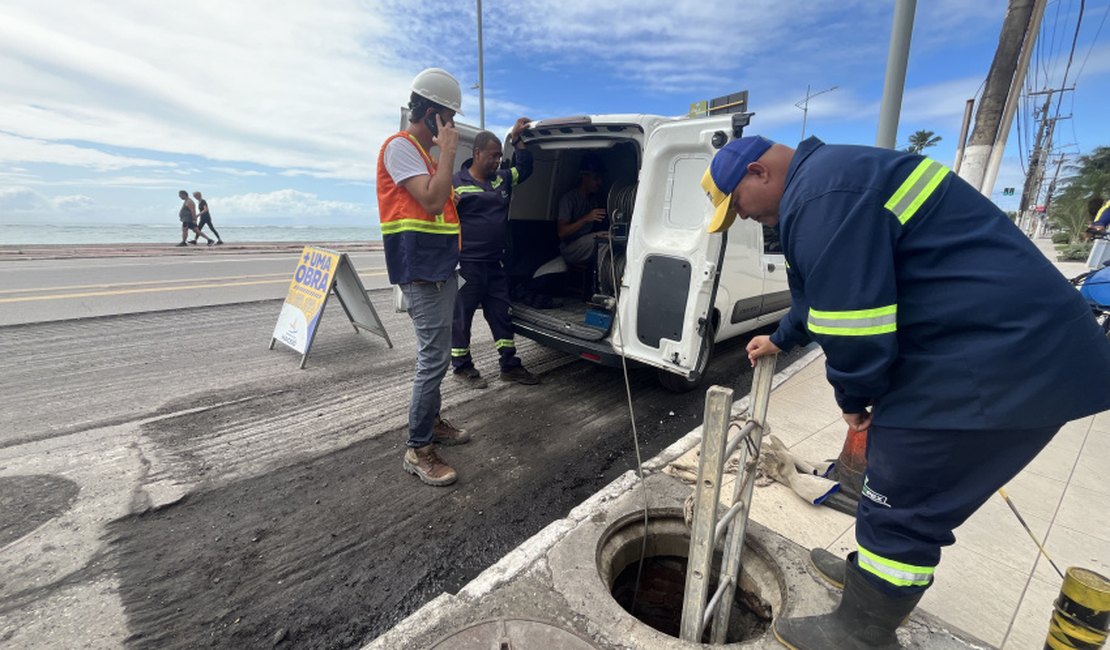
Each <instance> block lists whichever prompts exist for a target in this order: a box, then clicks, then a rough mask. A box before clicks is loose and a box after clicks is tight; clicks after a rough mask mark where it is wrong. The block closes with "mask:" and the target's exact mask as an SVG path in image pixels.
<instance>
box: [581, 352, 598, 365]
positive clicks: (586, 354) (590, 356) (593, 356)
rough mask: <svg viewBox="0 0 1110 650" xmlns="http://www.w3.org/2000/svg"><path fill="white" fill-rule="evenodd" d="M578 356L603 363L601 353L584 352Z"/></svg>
mask: <svg viewBox="0 0 1110 650" xmlns="http://www.w3.org/2000/svg"><path fill="white" fill-rule="evenodd" d="M578 356H580V357H582V358H583V359H585V360H586V361H593V362H594V363H601V355H600V354H590V353H589V352H583V353H582V354H579V355H578Z"/></svg>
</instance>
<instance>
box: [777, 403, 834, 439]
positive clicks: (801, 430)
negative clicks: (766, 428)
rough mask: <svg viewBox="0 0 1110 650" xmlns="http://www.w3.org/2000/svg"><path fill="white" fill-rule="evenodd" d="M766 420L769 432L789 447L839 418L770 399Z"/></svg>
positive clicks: (803, 406)
mask: <svg viewBox="0 0 1110 650" xmlns="http://www.w3.org/2000/svg"><path fill="white" fill-rule="evenodd" d="M767 419H768V421H770V423H771V432H772V433H773V434H775V435H776V436H778V438H779V440H782V442H783V444H785V445H786V446H788V447H789V446H791V445H793V444H795V443H797V442H800V441H802V440H805V439H806V438H808V437H810V436H812V435H813V434H815V433H817V432H818V431H820V430H821V429H824V428H825V427H827V426H828V425H829V424H831V423H832V422H835V421H838V420H840V416H839V414H837V415H830V414H828V413H825V412H822V411H820V410H818V409H813V408H810V407H808V406H806V405H804V404H798V403H795V402H792V401H790V400H776V399H775V398H774V397H772V398H771V404H770V405H769V406H768V407H767Z"/></svg>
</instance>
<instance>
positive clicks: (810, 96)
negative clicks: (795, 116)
mask: <svg viewBox="0 0 1110 650" xmlns="http://www.w3.org/2000/svg"><path fill="white" fill-rule="evenodd" d="M839 87H840V86H833V87H832V88H826V89H824V90H822V91H820V92H816V93H812V94H810V92H809V88H810V87H809V84H806V98H805V99H803V100H801V101H799V102H798V103H796V104H794V105H795V106H797V107H798V108H800V109H802V140H805V139H806V117H807V116H808V115H809V100H811V99H813V98H814V97H816V96H818V95H824V94H825V93H829V92H832V91H834V90H836V89H837V88H839ZM799 142H800V140H799Z"/></svg>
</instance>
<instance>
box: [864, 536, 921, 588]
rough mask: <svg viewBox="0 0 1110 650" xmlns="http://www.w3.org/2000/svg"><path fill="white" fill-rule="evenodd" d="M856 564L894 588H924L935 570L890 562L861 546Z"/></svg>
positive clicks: (894, 561)
mask: <svg viewBox="0 0 1110 650" xmlns="http://www.w3.org/2000/svg"><path fill="white" fill-rule="evenodd" d="M856 564H857V565H859V568H860V569H862V570H864V571H866V572H868V573H870V574H871V575H874V576H877V577H879V578H881V579H882V580H884V581H886V582H889V583H890V584H892V585H894V586H896V587H926V586H928V585H929V583H930V582H931V581H932V579H933V571H935V569H936V567H931V566H915V565H913V564H906V563H905V562H898V561H896V560H891V559H888V558H885V557H883V556H881V555H879V554H878V553H872V552H871V551H869V550H867V549H865V548H864V547H862V546H860V547H859V553H857V554H856Z"/></svg>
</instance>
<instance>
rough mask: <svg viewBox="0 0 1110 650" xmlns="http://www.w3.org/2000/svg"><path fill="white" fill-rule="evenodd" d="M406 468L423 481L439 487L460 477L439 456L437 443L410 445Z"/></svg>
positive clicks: (405, 462) (406, 452) (407, 451)
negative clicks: (420, 445) (419, 445)
mask: <svg viewBox="0 0 1110 650" xmlns="http://www.w3.org/2000/svg"><path fill="white" fill-rule="evenodd" d="M404 468H405V471H406V472H408V473H409V474H415V475H416V477H417V478H419V479H420V480H421V481H423V482H425V483H427V484H428V485H434V486H437V487H440V486H444V485H451V484H452V483H454V482H455V479H457V478H458V474H456V473H455V470H453V469H451V466H450V465H448V464H447V463H445V462H443V459H442V458H440V457H439V454H438V453H437V452H436V446H435V445H425V446H423V447H417V448H413V447H409V448H408V449H407V450H406V451H405V460H404Z"/></svg>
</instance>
